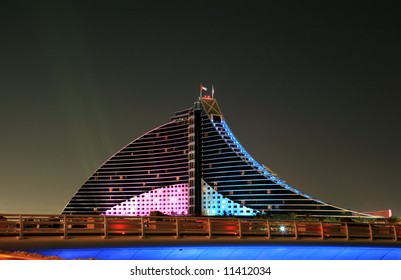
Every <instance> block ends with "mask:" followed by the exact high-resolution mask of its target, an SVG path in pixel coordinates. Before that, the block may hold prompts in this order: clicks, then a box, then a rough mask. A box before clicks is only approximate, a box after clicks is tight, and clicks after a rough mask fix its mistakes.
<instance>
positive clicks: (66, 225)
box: [61, 215, 68, 239]
mask: <svg viewBox="0 0 401 280" xmlns="http://www.w3.org/2000/svg"><path fill="white" fill-rule="evenodd" d="M67 231H68V223H67V216H66V215H63V236H62V237H61V238H62V239H66V238H68V233H67Z"/></svg>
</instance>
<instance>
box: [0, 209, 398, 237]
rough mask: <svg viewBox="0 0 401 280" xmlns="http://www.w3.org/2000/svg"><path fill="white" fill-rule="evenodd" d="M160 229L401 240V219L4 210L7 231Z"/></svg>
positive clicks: (0, 224)
mask: <svg viewBox="0 0 401 280" xmlns="http://www.w3.org/2000/svg"><path fill="white" fill-rule="evenodd" d="M87 235H97V236H101V237H103V238H108V237H111V236H123V235H129V236H132V235H137V236H139V237H142V238H143V237H150V236H155V235H161V236H174V237H176V238H185V237H188V236H205V237H208V238H213V237H218V236H235V237H238V238H245V237H263V238H267V239H270V238H277V239H288V238H291V239H343V240H349V239H367V240H385V239H386V240H394V241H399V240H401V224H396V223H394V224H393V223H352V222H315V221H298V220H296V221H287V220H283V221H278V220H268V219H257V218H232V217H226V218H222V217H220V218H217V217H216V218H215V217H170V216H163V217H126V216H85V215H23V214H0V238H1V237H3V236H15V237H17V238H20V239H22V238H24V237H26V236H60V237H62V238H68V237H71V236H87Z"/></svg>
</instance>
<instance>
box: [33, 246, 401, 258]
mask: <svg viewBox="0 0 401 280" xmlns="http://www.w3.org/2000/svg"><path fill="white" fill-rule="evenodd" d="M34 252H36V253H39V254H42V255H46V256H59V257H61V258H65V259H77V258H84V259H86V258H95V259H98V260H401V247H368V246H367V247H351V246H290V245H269V246H255V245H252V246H221V247H217V246H182V247H179V246H175V247H173V246H170V247H125V248H85V249H44V250H35V251H34Z"/></svg>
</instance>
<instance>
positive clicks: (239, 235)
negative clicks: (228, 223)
mask: <svg viewBox="0 0 401 280" xmlns="http://www.w3.org/2000/svg"><path fill="white" fill-rule="evenodd" d="M238 238H239V239H241V238H242V227H241V219H240V218H238Z"/></svg>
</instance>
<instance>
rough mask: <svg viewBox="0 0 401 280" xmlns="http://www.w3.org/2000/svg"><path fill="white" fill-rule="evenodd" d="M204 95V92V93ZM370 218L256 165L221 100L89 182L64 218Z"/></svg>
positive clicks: (126, 152) (147, 137)
mask: <svg viewBox="0 0 401 280" xmlns="http://www.w3.org/2000/svg"><path fill="white" fill-rule="evenodd" d="M201 89H202V88H201ZM152 211H160V212H162V213H164V214H167V215H188V216H225V215H233V216H255V215H257V214H269V215H270V214H280V215H281V214H294V215H299V216H318V217H319V216H320V217H321V216H343V217H344V216H355V215H357V216H363V214H361V213H357V212H354V211H351V210H347V209H343V208H340V207H337V206H333V205H330V204H327V203H325V202H322V201H320V200H317V199H314V198H312V197H310V196H309V195H307V194H305V193H302V192H300V191H299V190H297V189H294V188H293V187H291V186H289V185H288V184H287V183H286V182H285V181H283V180H282V179H281V178H279V177H278V176H277V175H275V174H274V173H273V172H272V171H271V170H269V169H268V168H267V167H265V166H264V165H261V164H259V163H258V162H256V161H255V160H254V159H253V158H252V157H251V155H249V154H248V153H247V152H246V151H245V149H244V148H243V147H242V146H241V145H240V143H239V142H238V141H237V139H236V138H235V136H234V135H233V133H232V132H231V130H230V129H229V127H228V125H227V123H226V121H225V119H224V116H223V114H222V113H221V110H220V107H219V105H218V103H217V101H216V99H215V98H214V97H210V96H207V95H204V94H202V93H201V96H200V97H199V100H198V101H197V102H195V103H194V106H193V107H191V108H189V109H185V110H182V111H178V112H176V113H175V115H174V116H173V117H171V120H170V121H169V122H167V123H165V124H163V125H161V126H159V127H156V128H154V129H152V130H150V131H149V132H147V133H145V134H144V135H142V136H140V137H138V138H137V139H135V140H134V141H132V142H131V143H129V144H128V145H126V146H125V147H123V148H122V149H121V150H120V151H118V152H117V153H116V154H115V155H113V156H112V157H111V158H110V159H109V160H107V161H106V162H105V163H104V164H103V165H102V166H101V167H100V168H99V169H98V170H96V172H95V173H94V174H93V175H92V176H91V177H90V178H89V179H88V180H87V181H86V182H85V183H84V185H83V186H82V187H81V188H80V189H79V190H78V192H77V193H76V194H75V195H74V196H73V198H72V199H71V201H70V202H69V203H68V205H67V206H66V207H65V209H64V211H63V213H64V214H100V215H126V216H147V215H149V214H150V212H152Z"/></svg>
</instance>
